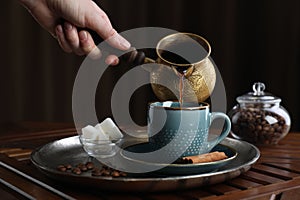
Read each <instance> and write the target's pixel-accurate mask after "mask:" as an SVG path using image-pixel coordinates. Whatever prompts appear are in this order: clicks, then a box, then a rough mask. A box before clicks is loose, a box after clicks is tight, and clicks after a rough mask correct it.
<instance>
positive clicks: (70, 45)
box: [55, 22, 119, 65]
mask: <svg viewBox="0 0 300 200" xmlns="http://www.w3.org/2000/svg"><path fill="white" fill-rule="evenodd" d="M55 31H56V36H57V39H58V42H59V45H60V46H61V48H62V49H63V50H64V51H65V52H67V53H71V52H74V53H75V54H77V55H88V56H89V57H90V58H92V59H99V58H101V55H102V54H101V51H100V49H99V48H98V47H97V46H96V45H95V43H94V41H93V38H92V36H91V34H90V33H89V32H88V31H85V30H81V31H79V32H78V30H77V28H76V27H75V26H73V25H72V24H70V23H68V22H65V23H64V25H63V26H62V25H57V27H56V29H55ZM105 62H106V64H108V65H117V64H118V63H119V59H118V57H117V56H116V55H109V56H108V57H107V58H106V59H105Z"/></svg>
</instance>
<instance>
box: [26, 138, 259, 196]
mask: <svg viewBox="0 0 300 200" xmlns="http://www.w3.org/2000/svg"><path fill="white" fill-rule="evenodd" d="M221 144H223V145H226V146H229V147H232V148H234V149H235V150H236V151H237V153H238V155H237V157H236V158H235V159H234V160H232V161H231V162H230V163H228V164H227V165H225V166H223V167H221V168H220V169H218V170H216V171H213V172H209V173H200V174H193V175H161V174H156V173H147V174H128V175H127V176H126V177H104V176H103V177H102V176H101V177H95V176H92V175H91V174H90V173H84V174H81V175H75V174H72V173H66V172H60V171H58V170H57V166H58V165H60V164H65V163H70V164H76V163H80V162H82V163H84V162H87V161H89V160H91V159H92V158H91V157H89V156H88V155H87V153H86V152H85V151H84V150H83V148H82V145H81V143H80V141H79V137H78V136H73V137H69V138H65V139H61V140H57V141H54V142H51V143H48V144H46V145H44V146H42V147H40V148H38V149H36V150H34V151H33V152H32V154H31V161H32V162H33V164H34V165H35V166H36V167H37V168H38V169H40V170H41V171H42V172H43V173H45V174H46V175H47V176H49V177H50V178H52V179H55V180H59V181H61V182H67V183H69V184H70V183H71V184H75V185H76V186H82V187H85V186H86V187H89V188H90V187H94V188H97V189H101V190H111V191H112V190H113V191H126V192H143V191H144V192H153V191H167V190H179V189H188V188H194V187H200V186H203V185H210V184H215V183H220V182H223V181H226V180H229V179H232V178H234V177H237V176H239V175H240V174H242V173H244V172H246V171H248V170H249V169H250V168H251V165H253V164H254V163H255V162H256V161H257V160H258V158H259V157H260V152H259V150H258V149H257V148H256V147H255V146H254V145H252V144H249V143H247V142H244V141H239V140H236V139H231V138H225V139H224V140H223V141H222V142H221ZM93 162H94V163H95V164H96V165H101V164H100V163H99V162H98V161H97V160H96V159H93Z"/></svg>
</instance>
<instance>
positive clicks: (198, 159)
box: [183, 151, 228, 164]
mask: <svg viewBox="0 0 300 200" xmlns="http://www.w3.org/2000/svg"><path fill="white" fill-rule="evenodd" d="M226 158H228V157H227V156H226V154H225V153H224V152H219V151H214V152H210V153H206V154H200V155H195V156H186V157H184V158H183V159H187V160H192V163H194V164H195V163H205V162H214V161H218V160H223V159H226Z"/></svg>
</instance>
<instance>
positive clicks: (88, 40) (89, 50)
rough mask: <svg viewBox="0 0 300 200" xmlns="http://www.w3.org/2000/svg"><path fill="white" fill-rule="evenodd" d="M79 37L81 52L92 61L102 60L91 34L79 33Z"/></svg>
mask: <svg viewBox="0 0 300 200" xmlns="http://www.w3.org/2000/svg"><path fill="white" fill-rule="evenodd" d="M78 37H79V40H80V48H81V50H82V51H83V52H84V53H85V54H87V55H88V56H89V57H90V58H92V59H99V58H101V51H100V49H99V48H98V47H97V46H96V45H95V43H94V41H93V38H92V36H91V34H90V33H89V32H87V31H84V30H83V31H80V32H79V33H78Z"/></svg>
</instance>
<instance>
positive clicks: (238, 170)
mask: <svg viewBox="0 0 300 200" xmlns="http://www.w3.org/2000/svg"><path fill="white" fill-rule="evenodd" d="M76 138H77V140H78V142H79V143H80V141H79V136H71V137H66V138H62V139H59V140H55V141H52V142H49V143H47V144H45V145H43V146H40V147H38V148H36V149H34V150H33V151H32V153H31V155H30V160H31V162H32V163H33V164H34V165H35V166H36V167H37V168H38V169H39V170H41V171H42V172H43V173H44V174H46V175H47V176H49V177H50V178H54V179H61V180H65V179H64V177H71V178H72V179H74V180H77V179H78V180H83V179H88V180H91V181H109V182H110V183H120V182H122V183H128V182H136V183H139V182H161V181H163V182H167V181H169V182H170V181H171V182H174V181H175V182H176V181H182V180H187V179H188V180H192V179H193V180H195V179H199V183H198V184H194V186H202V185H204V182H205V181H204V182H203V180H201V179H202V178H204V179H205V178H210V177H212V178H214V177H217V176H218V175H225V177H226V178H227V179H231V178H234V177H237V176H239V175H240V174H242V173H244V172H246V171H248V170H249V169H250V168H251V166H252V165H253V164H255V163H256V162H257V160H258V159H259V158H260V151H259V149H258V148H257V147H256V146H254V145H253V144H250V143H248V142H245V141H241V140H237V139H233V138H228V137H227V138H225V139H224V141H229V142H230V141H231V142H239V143H244V144H246V145H248V146H250V147H251V149H253V150H254V151H255V156H254V157H253V158H252V159H251V160H249V161H248V162H245V163H243V164H241V165H239V166H235V167H231V168H229V169H224V170H220V171H215V172H207V173H200V174H190V175H173V176H164V177H105V176H99V177H94V176H80V175H75V174H72V173H65V172H60V171H57V170H56V169H49V168H48V167H47V166H42V165H41V164H40V163H38V162H37V161H36V160H35V158H34V155H35V154H37V153H38V152H39V151H40V150H41V149H43V148H46V146H47V145H51V144H53V143H55V142H59V141H61V140H70V139H76ZM87 156H88V155H87ZM155 175H157V174H155ZM217 179H218V177H217ZM200 180H201V181H200ZM67 182H68V181H67ZM200 182H201V183H200ZM219 182H221V181H216V182H213V183H219ZM100 185H102V184H100ZM192 185H193V184H192ZM192 185H191V186H188V187H183V188H192V187H193V186H192ZM205 185H207V183H205ZM171 188H172V187H171ZM103 189H107V187H104V188H103ZM119 189H120V188H119ZM133 189H134V188H133ZM173 189H175V188H173ZM121 190H122V189H121ZM162 190H168V189H162ZM134 191H139V190H134Z"/></svg>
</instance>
